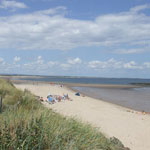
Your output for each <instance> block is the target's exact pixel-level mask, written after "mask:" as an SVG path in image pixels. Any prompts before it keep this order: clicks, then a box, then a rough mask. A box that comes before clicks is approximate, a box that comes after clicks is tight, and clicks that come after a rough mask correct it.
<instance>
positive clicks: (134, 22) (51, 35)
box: [0, 5, 150, 50]
mask: <svg viewBox="0 0 150 150" xmlns="http://www.w3.org/2000/svg"><path fill="white" fill-rule="evenodd" d="M148 6H149V5H144V6H138V7H139V8H138V7H135V8H133V9H131V10H129V11H128V12H122V13H118V14H108V15H101V16H98V17H97V18H96V19H95V20H91V21H88V20H77V19H71V18H67V17H65V16H64V12H66V8H65V7H61V6H60V7H57V8H54V9H48V10H43V11H37V12H34V13H31V14H20V15H13V16H9V17H0V29H1V30H0V47H1V49H0V50H3V49H5V48H12V49H21V50H54V49H59V50H67V49H72V48H75V47H78V46H106V47H108V46H118V47H120V46H123V45H128V46H129V47H130V46H132V47H133V46H134V45H136V46H137V47H138V46H140V47H142V46H145V47H146V46H147V45H148V44H149V43H150V16H147V15H146V14H144V13H142V12H140V11H139V10H141V9H145V8H148ZM140 7H141V8H140ZM134 9H135V10H134ZM133 11H136V13H133Z"/></svg>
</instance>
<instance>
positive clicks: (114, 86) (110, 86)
mask: <svg viewBox="0 0 150 150" xmlns="http://www.w3.org/2000/svg"><path fill="white" fill-rule="evenodd" d="M11 81H12V82H13V83H14V84H34V85H38V84H47V85H63V86H64V87H65V88H67V89H68V90H71V91H72V92H79V93H80V94H81V96H87V97H90V98H93V99H96V100H98V101H103V102H105V103H110V104H112V105H115V106H116V107H121V108H122V109H128V110H130V111H139V112H141V111H140V110H137V109H134V108H130V107H126V106H123V105H120V104H117V103H115V102H110V101H107V99H103V98H97V97H94V96H92V95H88V94H86V93H84V92H82V91H80V90H77V89H73V87H90V88H103V89H132V88H141V86H137V85H118V84H80V83H57V82H46V81H30V80H11ZM144 112H146V111H144Z"/></svg>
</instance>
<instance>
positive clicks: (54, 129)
mask: <svg viewBox="0 0 150 150" xmlns="http://www.w3.org/2000/svg"><path fill="white" fill-rule="evenodd" d="M0 96H1V97H2V98H3V108H2V111H1V113H0V150H128V148H125V147H124V146H123V144H122V143H121V142H120V141H119V140H118V139H116V138H115V139H114V138H110V139H109V138H106V137H105V136H104V134H102V133H100V132H99V130H98V129H96V128H93V127H91V125H90V124H85V123H82V122H81V121H79V120H76V119H74V118H67V117H64V116H62V115H60V114H58V113H55V112H53V111H52V110H50V109H47V108H45V107H44V106H43V105H42V104H41V103H40V101H38V100H37V97H36V96H35V95H33V94H32V93H31V92H30V91H28V90H24V91H21V90H18V89H17V88H15V86H14V85H13V84H12V83H11V82H8V81H6V80H0ZM118 141H119V142H118Z"/></svg>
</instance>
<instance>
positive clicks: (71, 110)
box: [15, 83, 150, 150]
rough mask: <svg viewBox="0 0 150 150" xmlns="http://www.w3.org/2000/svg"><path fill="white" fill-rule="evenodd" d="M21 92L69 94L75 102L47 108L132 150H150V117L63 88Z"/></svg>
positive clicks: (30, 86) (38, 85) (39, 87)
mask: <svg viewBox="0 0 150 150" xmlns="http://www.w3.org/2000/svg"><path fill="white" fill-rule="evenodd" d="M15 86H16V87H17V88H20V89H25V88H26V89H28V90H30V91H31V92H32V93H33V94H35V95H38V96H43V97H44V99H46V96H47V95H48V93H50V94H55V95H63V94H66V93H68V94H69V97H70V98H71V99H73V101H65V102H59V103H56V104H53V105H50V104H48V103H47V102H44V103H43V104H44V105H45V106H46V107H48V108H52V109H53V110H54V111H56V112H59V113H61V114H63V115H65V116H73V117H76V118H77V119H81V120H82V121H84V122H88V123H90V124H92V125H93V126H94V127H97V128H99V129H100V131H101V132H103V133H104V134H105V135H106V136H108V137H112V136H115V137H117V138H118V139H120V140H121V141H122V143H123V144H124V145H125V146H127V147H129V148H131V150H149V149H150V142H149V141H150V115H144V114H141V113H140V112H136V111H132V110H129V109H127V108H124V107H120V106H117V105H114V104H110V103H107V102H103V101H100V100H96V99H94V98H90V97H87V96H85V97H83V96H75V92H74V91H72V90H70V89H68V88H66V87H60V86H59V85H50V84H44V83H34V85H33V84H32V83H31V84H30V83H27V84H15Z"/></svg>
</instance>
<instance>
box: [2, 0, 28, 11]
mask: <svg viewBox="0 0 150 150" xmlns="http://www.w3.org/2000/svg"><path fill="white" fill-rule="evenodd" d="M0 8H2V9H12V10H13V11H15V10H16V9H17V8H27V6H26V5H25V4H24V3H22V2H17V1H13V0H2V1H1V2H0Z"/></svg>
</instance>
